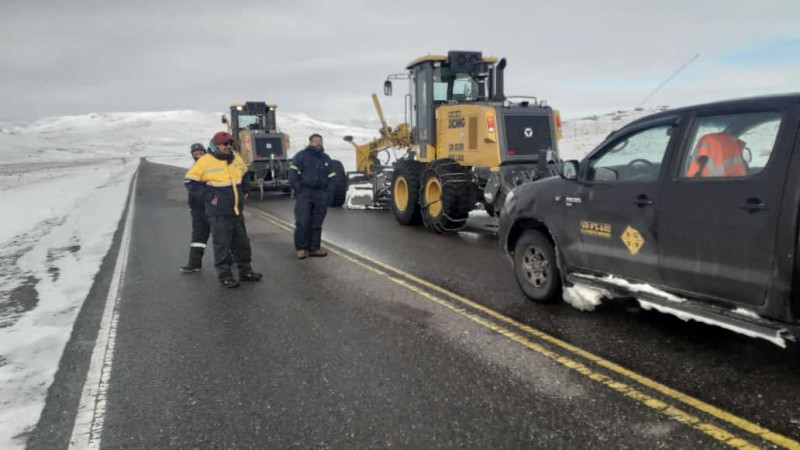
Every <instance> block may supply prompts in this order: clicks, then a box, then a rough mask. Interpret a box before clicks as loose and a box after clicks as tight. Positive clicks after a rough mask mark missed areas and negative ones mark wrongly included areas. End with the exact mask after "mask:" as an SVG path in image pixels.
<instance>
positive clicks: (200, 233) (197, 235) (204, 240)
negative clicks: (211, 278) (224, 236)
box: [181, 143, 211, 273]
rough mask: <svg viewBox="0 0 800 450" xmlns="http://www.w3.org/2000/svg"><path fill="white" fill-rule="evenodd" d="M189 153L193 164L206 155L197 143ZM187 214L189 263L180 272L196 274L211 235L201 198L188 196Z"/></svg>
mask: <svg viewBox="0 0 800 450" xmlns="http://www.w3.org/2000/svg"><path fill="white" fill-rule="evenodd" d="M190 151H191V153H192V158H194V162H197V160H198V159H200V158H201V157H202V156H203V155H205V154H206V148H205V147H203V144H199V143H198V144H192V146H191V147H190ZM187 182H188V180H187ZM189 212H190V213H191V214H192V243H191V244H190V245H189V263H188V264H186V265H185V266H183V267H181V272H184V273H191V272H198V271H199V270H200V269H201V268H202V267H203V253H205V250H206V244H208V236H209V235H210V234H211V225H209V223H208V216H207V215H206V203H205V202H204V201H203V199H202V198H197V197H196V196H192V195H190V196H189Z"/></svg>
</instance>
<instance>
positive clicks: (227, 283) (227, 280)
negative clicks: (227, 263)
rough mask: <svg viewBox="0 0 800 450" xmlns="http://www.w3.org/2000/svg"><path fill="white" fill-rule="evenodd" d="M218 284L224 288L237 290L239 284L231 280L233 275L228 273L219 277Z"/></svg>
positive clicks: (234, 279)
mask: <svg viewBox="0 0 800 450" xmlns="http://www.w3.org/2000/svg"><path fill="white" fill-rule="evenodd" d="M219 283H220V284H221V285H222V287H224V288H228V289H231V288H237V287H239V282H238V281H236V278H233V275H232V274H230V273H225V274H222V275H220V276H219Z"/></svg>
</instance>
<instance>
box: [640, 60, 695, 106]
mask: <svg viewBox="0 0 800 450" xmlns="http://www.w3.org/2000/svg"><path fill="white" fill-rule="evenodd" d="M699 57H700V54H699V53H697V54H695V55H694V56H692V58H691V59H689V61H686V62H685V63H684V64H683V65H682V66H680V67H679V68H678V70H676V71H675V73H673V74H672V75H670V76H669V77H667V79H666V80H664V81H663V82H662V83H661V84H659V85H658V87H657V88H655V90H653V92H651V93H649V94H648V95H647V97H645V98H644V100H642V101H641V102H639V104H638V105H636V107H637V108H641V107H642V105H644V103H645V102H646V101H648V100H650V97H652V96H654V95H656V93H657V92H658V91H660V90H661V88H663V87H664V86H666V84H667V83H669V82H670V80H672V79H673V78H675V77H676V76H677V75H678V74H679V73H681V71H682V70H683V69H685V68H686V67H687V66H689V64H691V63H692V62H694V60H695V59H697V58H699Z"/></svg>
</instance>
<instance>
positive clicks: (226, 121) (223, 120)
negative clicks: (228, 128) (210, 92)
mask: <svg viewBox="0 0 800 450" xmlns="http://www.w3.org/2000/svg"><path fill="white" fill-rule="evenodd" d="M222 123H228V118H227V117H225V114H223V115H222Z"/></svg>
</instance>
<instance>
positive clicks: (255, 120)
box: [222, 102, 347, 206]
mask: <svg viewBox="0 0 800 450" xmlns="http://www.w3.org/2000/svg"><path fill="white" fill-rule="evenodd" d="M277 108H278V107H277V105H274V104H267V103H265V102H245V103H237V104H233V105H231V109H230V119H229V118H228V117H227V116H225V115H223V116H222V123H224V124H227V125H228V132H229V133H231V136H233V146H234V150H236V151H237V152H239V154H240V155H241V156H242V159H244V162H245V164H247V167H248V169H249V170H248V172H247V176H248V177H250V186H251V187H252V189H258V190H259V191H260V193H261V197H260V198H261V200H263V199H264V191H265V190H270V191H280V192H283V193H289V192H291V189H292V188H291V186H290V185H289V165H290V162H289V156H288V152H289V135H288V134H286V133H283V132H281V131H280V129H279V128H278V126H277V123H276V114H275V110H276V109H277ZM332 164H333V169H334V171H335V172H336V175H337V178H336V181H335V183H336V186H335V187H334V189H333V198H332V199H331V203H330V204H331V206H342V204H344V200H345V195H346V193H347V184H346V181H345V178H346V175H345V171H344V166H343V165H342V163H341V161H338V160H333V161H332Z"/></svg>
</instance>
